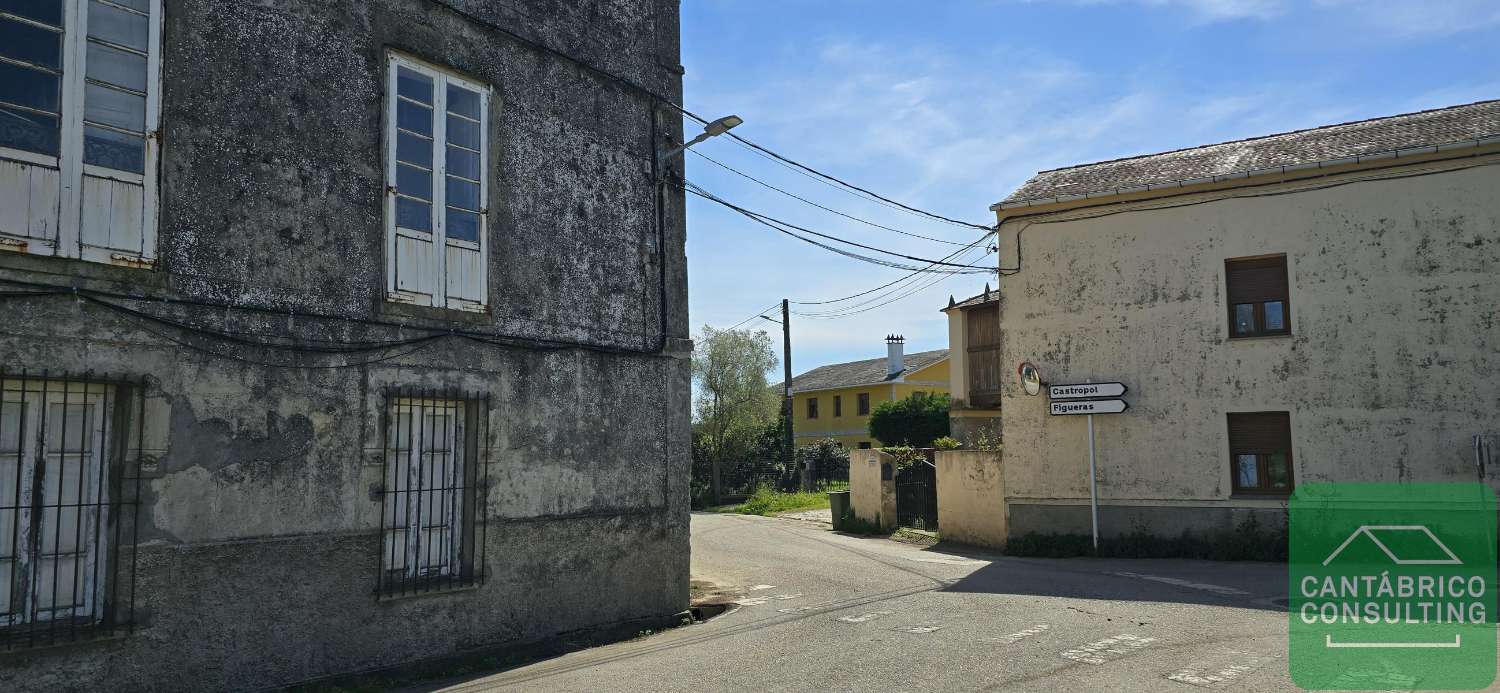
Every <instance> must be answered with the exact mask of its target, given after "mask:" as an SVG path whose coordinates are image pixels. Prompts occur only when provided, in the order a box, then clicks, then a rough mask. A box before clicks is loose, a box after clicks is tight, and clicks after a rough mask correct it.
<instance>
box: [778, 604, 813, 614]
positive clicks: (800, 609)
mask: <svg viewBox="0 0 1500 693" xmlns="http://www.w3.org/2000/svg"><path fill="white" fill-rule="evenodd" d="M811 609H812V607H810V606H794V607H791V608H787V609H777V611H780V612H781V613H783V614H798V613H802V612H804V611H809V610H811Z"/></svg>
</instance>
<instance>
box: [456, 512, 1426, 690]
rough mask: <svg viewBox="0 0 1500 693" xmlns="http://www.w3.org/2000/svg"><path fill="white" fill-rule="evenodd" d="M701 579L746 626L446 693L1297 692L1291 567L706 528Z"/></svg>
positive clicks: (788, 526)
mask: <svg viewBox="0 0 1500 693" xmlns="http://www.w3.org/2000/svg"><path fill="white" fill-rule="evenodd" d="M693 569H694V574H695V577H697V578H699V579H705V580H710V581H712V582H714V583H717V584H718V585H719V586H721V587H722V588H723V590H724V591H725V592H726V593H728V594H731V595H733V598H736V599H738V600H739V602H740V605H739V606H738V608H737V609H736V610H734V611H732V612H730V613H727V614H725V615H722V616H719V617H717V618H714V619H711V620H709V621H707V622H705V623H701V624H696V625H692V626H688V627H685V628H679V629H676V630H672V631H669V632H665V633H661V634H658V635H654V636H650V637H646V638H641V639H637V640H633V641H630V642H625V643H619V644H615V645H611V646H606V647H599V648H594V649H591V650H585V651H581V652H576V653H573V654H570V655H567V656H564V657H559V658H557V659H553V660H548V661H545V662H541V663H538V664H534V665H531V666H527V667H524V668H520V669H515V670H511V671H507V672H504V673H501V674H497V675H494V676H488V677H482V678H475V679H473V680H470V681H467V682H463V683H459V684H456V685H450V686H449V687H447V688H444V689H442V690H445V691H451V692H455V693H457V692H464V693H469V692H475V691H497V690H526V691H589V692H594V691H721V690H722V691H804V690H820V691H897V690H899V691H919V690H922V691H979V690H984V691H1153V692H1154V691H1184V692H1186V693H1191V691H1193V690H1195V689H1215V690H1225V691H1246V692H1256V691H1288V690H1295V687H1294V686H1293V685H1292V683H1291V680H1290V678H1289V676H1288V674H1287V664H1286V661H1287V653H1286V629H1287V625H1286V624H1287V622H1286V618H1287V617H1286V613H1285V611H1284V610H1282V609H1281V607H1279V606H1277V605H1276V604H1275V603H1274V602H1273V601H1272V600H1273V599H1278V598H1284V597H1285V596H1286V569H1285V566H1282V565H1274V564H1256V563H1210V562H1200V561H1167V560H1150V561H1128V560H1093V559H1072V560H1050V559H1023V558H1011V557H1003V556H996V555H991V554H984V553H975V552H958V551H954V550H950V549H947V548H932V549H924V548H921V547H917V546H912V545H907V544H901V543H897V542H893V541H889V540H885V539H872V538H862V537H853V536H845V535H840V534H835V533H833V532H830V531H828V530H826V529H823V528H822V527H821V526H819V525H816V524H813V523H808V522H798V521H795V520H785V519H772V518H758V517H746V516H740V515H708V514H698V515H694V517H693ZM1382 685H1383V686H1385V687H1387V688H1390V689H1405V690H1410V689H1411V688H1412V687H1413V686H1414V684H1413V682H1411V681H1409V680H1392V681H1384V682H1382ZM1417 685H1419V684H1417Z"/></svg>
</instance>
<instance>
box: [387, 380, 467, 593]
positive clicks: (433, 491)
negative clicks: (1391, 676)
mask: <svg viewBox="0 0 1500 693" xmlns="http://www.w3.org/2000/svg"><path fill="white" fill-rule="evenodd" d="M435 411H436V412H442V413H444V415H451V416H455V417H457V418H456V419H455V420H454V421H453V430H454V439H453V440H452V441H451V442H450V443H449V446H448V450H446V451H433V450H430V449H429V448H427V447H426V446H424V445H423V444H422V442H421V441H422V440H423V439H424V438H425V437H426V436H427V435H428V434H429V432H435V431H436V427H435V426H433V427H431V428H429V427H428V426H427V419H428V418H431V416H430V415H431V414H432V413H433V412H435ZM450 412H451V413H450ZM489 412H490V399H489V396H488V395H475V394H472V393H460V392H431V391H413V390H407V389H389V390H387V391H386V393H385V398H384V402H383V403H382V409H381V418H380V424H381V442H382V455H381V476H380V479H381V482H380V491H379V494H378V495H379V499H378V500H379V502H380V533H379V535H378V536H377V545H378V550H379V556H378V557H377V560H376V562H377V564H378V570H377V574H376V583H375V595H376V599H377V601H378V600H382V599H389V598H396V597H405V596H412V595H415V594H425V593H429V592H445V591H450V590H454V589H463V588H467V587H473V586H475V585H478V584H480V583H482V582H483V581H484V575H485V544H486V542H485V539H486V515H487V513H486V512H485V502H486V498H485V489H486V488H487V487H488V483H489V445H488V443H487V441H488V431H489ZM403 413H405V414H408V415H409V418H408V423H407V424H406V429H405V431H404V432H403V431H401V430H398V429H399V427H400V426H401V421H402V418H401V415H402V414H403ZM419 420H420V424H419V423H418V421H419ZM419 425H420V428H419V427H418V426H419ZM403 433H404V434H405V440H406V445H407V447H406V448H401V447H400V445H401V438H402V437H403V436H402V434H403ZM429 452H432V453H434V454H435V453H438V452H446V453H447V454H446V455H444V456H443V458H442V461H441V464H443V468H442V475H443V476H445V477H448V478H445V479H443V480H442V481H444V482H445V483H447V482H452V483H454V484H456V485H449V486H446V487H443V486H439V487H437V488H429V487H427V486H426V485H425V483H424V482H425V480H427V479H432V478H434V475H433V474H429V473H428V472H429V467H428V466H427V465H428V462H427V461H426V460H424V459H423V458H424V457H426V456H427V454H428V453H429ZM450 462H452V463H453V464H454V468H453V469H452V470H451V472H450V471H449V470H448V468H447V465H448V464H449V463H450ZM393 463H394V464H393ZM403 464H404V465H405V469H406V471H405V473H404V474H403V472H402V466H403ZM434 464H436V462H434ZM414 465H415V466H414ZM460 465H461V467H460ZM402 476H404V477H406V479H407V481H408V482H411V481H412V480H415V481H416V484H417V485H416V486H415V487H412V486H410V485H408V486H406V487H404V488H403V487H401V486H400V485H399V484H395V485H394V486H395V487H394V488H393V483H392V479H393V478H400V477H402ZM445 492H446V493H445ZM434 500H436V501H438V502H440V503H442V505H440V506H439V507H441V508H443V509H442V510H441V511H440V514H441V515H446V524H447V531H448V535H449V537H451V538H452V539H451V543H450V546H449V547H447V548H445V549H442V550H440V553H439V555H438V557H439V558H442V559H444V562H443V563H442V564H441V566H440V567H441V569H440V570H439V571H438V572H436V573H428V572H425V569H426V568H428V567H430V564H429V563H428V559H430V558H432V549H431V544H428V547H427V551H426V553H425V554H424V553H422V546H421V537H422V536H423V535H424V532H423V531H420V530H422V529H424V527H423V526H422V525H421V521H422V520H423V519H424V518H425V517H427V515H428V514H430V511H431V507H432V506H431V502H432V501H434ZM424 502H426V503H428V505H427V511H428V512H427V513H424V512H423V511H422V507H423V506H422V503H424ZM449 502H451V503H452V505H451V506H450V505H448V503H449ZM403 506H404V511H403ZM414 511H415V512H414ZM398 513H400V516H399V517H398ZM414 523H415V524H414ZM433 527H434V525H426V526H425V529H428V530H430V529H432V528H433ZM414 529H416V530H418V531H415V532H414V531H413V530H414ZM397 531H400V532H403V533H404V538H403V539H402V541H401V542H400V543H392V542H390V541H388V538H389V537H390V536H391V535H392V534H393V533H394V532H397ZM413 535H415V536H413ZM397 547H399V548H400V549H401V552H400V556H399V558H400V565H396V559H397V556H396V552H395V549H396V548H397ZM443 554H446V557H444V555H443ZM418 559H420V560H418ZM398 573H399V574H398Z"/></svg>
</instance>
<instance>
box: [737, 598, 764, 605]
mask: <svg viewBox="0 0 1500 693" xmlns="http://www.w3.org/2000/svg"><path fill="white" fill-rule="evenodd" d="M768 601H771V600H770V599H767V598H766V597H746V598H744V599H736V600H734V603H736V604H739V605H740V606H760V605H761V604H764V603H766V602H768Z"/></svg>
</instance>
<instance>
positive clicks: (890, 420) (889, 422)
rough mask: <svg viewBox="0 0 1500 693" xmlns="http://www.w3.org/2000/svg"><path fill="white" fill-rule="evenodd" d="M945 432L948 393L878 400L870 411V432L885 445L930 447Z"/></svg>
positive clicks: (946, 427)
mask: <svg viewBox="0 0 1500 693" xmlns="http://www.w3.org/2000/svg"><path fill="white" fill-rule="evenodd" d="M946 435H948V395H930V394H927V393H917V394H914V395H912V396H910V397H907V398H906V399H899V400H896V401H894V402H881V403H880V404H879V405H878V406H876V407H875V411H873V412H871V413H870V436H871V437H873V438H875V439H876V440H879V441H880V443H881V444H882V445H884V446H887V447H890V446H895V445H909V446H911V447H914V448H930V447H932V441H934V440H937V439H938V438H942V437H944V436H946Z"/></svg>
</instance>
